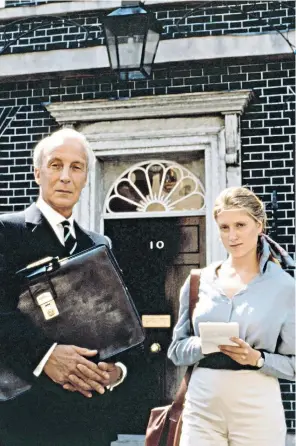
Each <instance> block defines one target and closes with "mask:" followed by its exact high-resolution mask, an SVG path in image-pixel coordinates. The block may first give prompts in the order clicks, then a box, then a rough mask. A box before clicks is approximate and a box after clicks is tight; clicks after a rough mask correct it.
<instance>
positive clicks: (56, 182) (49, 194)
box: [34, 138, 87, 218]
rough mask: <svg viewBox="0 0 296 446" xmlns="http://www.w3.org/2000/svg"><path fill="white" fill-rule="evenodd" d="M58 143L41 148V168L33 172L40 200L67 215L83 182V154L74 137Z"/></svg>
mask: <svg viewBox="0 0 296 446" xmlns="http://www.w3.org/2000/svg"><path fill="white" fill-rule="evenodd" d="M58 144H59V145H56V146H54V147H51V148H47V149H45V150H44V151H43V157H42V161H41V167H40V168H35V170H34V174H35V181H36V183H37V184H38V185H39V186H40V194H41V197H42V198H43V200H44V201H45V202H46V203H47V204H49V205H50V206H51V207H52V208H53V209H54V210H55V211H57V212H59V213H60V214H61V215H63V216H64V217H66V218H68V217H70V215H71V214H72V209H73V207H74V205H75V203H77V201H78V200H79V197H80V194H81V191H82V189H83V187H84V186H85V183H86V179H87V155H86V152H85V150H84V148H83V146H82V145H81V143H80V142H79V141H78V140H76V139H75V138H68V139H65V140H64V141H63V142H61V143H58Z"/></svg>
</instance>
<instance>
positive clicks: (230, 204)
mask: <svg viewBox="0 0 296 446" xmlns="http://www.w3.org/2000/svg"><path fill="white" fill-rule="evenodd" d="M235 209H238V210H244V211H246V212H247V213H248V214H249V215H250V216H251V217H252V218H253V219H254V220H255V221H257V222H259V223H262V231H263V232H264V231H265V229H266V222H267V217H266V212H265V209H264V205H263V203H262V201H261V200H260V199H259V198H258V197H257V196H256V195H255V194H254V192H252V191H251V190H249V189H247V188H246V187H229V188H227V189H224V190H223V191H222V192H221V193H220V195H218V197H217V198H216V201H215V205H214V218H215V219H216V218H217V216H218V215H219V213H220V212H222V211H226V210H235Z"/></svg>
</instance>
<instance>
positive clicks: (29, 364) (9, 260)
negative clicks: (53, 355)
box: [0, 221, 52, 380]
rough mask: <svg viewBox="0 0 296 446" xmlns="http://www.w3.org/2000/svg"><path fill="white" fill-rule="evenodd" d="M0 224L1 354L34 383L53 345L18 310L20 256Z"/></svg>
mask: <svg viewBox="0 0 296 446" xmlns="http://www.w3.org/2000/svg"><path fill="white" fill-rule="evenodd" d="M9 240H10V237H9V236H8V234H7V231H6V228H5V226H4V224H3V222H1V221H0V346H1V348H0V353H1V356H2V358H3V359H4V361H5V362H6V363H7V364H8V365H9V366H10V367H11V368H12V369H13V370H14V371H15V372H17V373H18V374H19V375H20V376H21V377H23V378H26V379H29V380H32V379H33V378H34V377H33V370H34V368H35V367H36V366H37V364H38V363H39V362H40V359H41V358H42V357H43V356H44V355H45V354H46V352H47V351H48V349H49V348H50V347H51V345H52V340H50V339H48V338H46V337H45V336H44V335H43V334H42V333H41V332H40V330H39V329H37V327H35V326H34V325H33V324H32V323H31V321H30V320H29V318H28V317H27V316H26V315H24V314H22V313H21V312H20V311H19V310H18V309H17V305H18V298H19V291H20V287H19V284H18V281H17V279H16V278H15V264H16V259H15V256H16V255H17V254H16V252H15V250H14V249H13V247H12V245H11V243H10V241H9Z"/></svg>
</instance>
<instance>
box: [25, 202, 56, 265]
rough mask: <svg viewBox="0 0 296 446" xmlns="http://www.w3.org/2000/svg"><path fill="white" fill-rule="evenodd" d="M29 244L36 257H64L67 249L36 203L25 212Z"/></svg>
mask: <svg viewBox="0 0 296 446" xmlns="http://www.w3.org/2000/svg"><path fill="white" fill-rule="evenodd" d="M25 225H26V232H27V236H28V243H29V245H30V248H31V250H32V252H33V253H34V256H37V257H38V256H40V255H41V256H42V255H43V256H64V255H65V248H64V246H63V244H62V243H61V242H60V241H59V239H58V237H57V236H56V234H55V232H54V230H53V229H52V227H51V225H50V224H49V223H48V221H47V220H46V218H45V217H44V215H43V214H42V213H41V212H40V210H39V209H38V207H37V206H36V204H35V203H33V204H32V205H31V206H30V207H29V208H27V209H26V210H25Z"/></svg>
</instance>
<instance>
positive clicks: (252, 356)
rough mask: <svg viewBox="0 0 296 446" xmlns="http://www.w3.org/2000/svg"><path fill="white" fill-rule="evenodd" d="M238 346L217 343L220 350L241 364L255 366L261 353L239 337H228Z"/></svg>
mask: <svg viewBox="0 0 296 446" xmlns="http://www.w3.org/2000/svg"><path fill="white" fill-rule="evenodd" d="M230 340H231V341H233V342H235V343H236V344H237V345H238V346H237V347H235V346H232V345H219V348H220V351H221V352H222V353H224V354H225V355H227V356H230V358H232V359H234V360H235V361H236V362H238V363H239V364H242V365H252V366H256V364H257V361H258V359H259V358H260V356H261V353H260V352H259V351H258V350H255V349H254V348H252V347H251V346H250V345H249V344H248V343H247V342H245V341H243V340H242V339H240V338H235V337H233V338H230Z"/></svg>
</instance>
